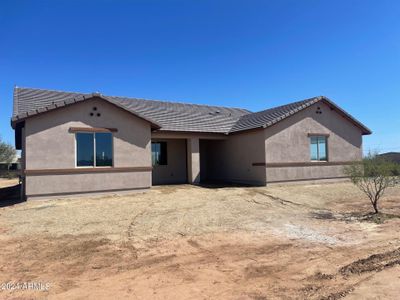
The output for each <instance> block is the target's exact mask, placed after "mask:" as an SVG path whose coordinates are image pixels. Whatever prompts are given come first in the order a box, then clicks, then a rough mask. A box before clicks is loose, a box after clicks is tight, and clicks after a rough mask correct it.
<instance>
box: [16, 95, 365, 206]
mask: <svg viewBox="0 0 400 300" xmlns="http://www.w3.org/2000/svg"><path fill="white" fill-rule="evenodd" d="M11 124H12V127H13V128H14V129H15V143H16V148H17V149H21V150H22V151H21V169H22V183H23V184H22V187H23V193H24V195H26V197H27V198H35V197H49V196H60V195H67V194H80V193H99V192H101V193H103V192H116V191H127V190H135V189H143V188H149V187H151V186H152V185H156V184H179V183H193V184H197V183H201V182H212V181H215V182H217V181H218V182H230V183H232V182H233V183H243V184H250V185H266V184H268V183H272V182H286V181H301V180H319V179H336V178H343V177H344V174H343V166H344V165H346V164H349V163H351V162H353V161H356V160H360V159H361V158H362V136H363V135H366V134H371V131H370V130H369V129H368V128H367V127H365V126H364V125H363V124H361V123H360V122H359V121H357V120H356V119H355V118H353V117H352V116H351V115H349V114H348V113H347V112H345V111H344V110H343V109H341V108H340V107H338V106H337V105H336V104H335V103H333V102H332V101H331V100H329V99H328V98H326V97H323V96H322V97H315V98H310V99H306V100H303V101H298V102H293V103H289V104H286V105H282V106H279V107H274V108H270V109H267V110H263V111H259V112H251V111H248V110H246V109H241V108H229V107H219V106H208V105H196V104H184V103H175V102H165V101H155V100H144V99H137V98H127V97H115V96H105V95H102V94H100V93H90V94H85V93H74V92H61V91H53V90H41V89H32V88H15V90H14V109H13V116H12V120H11Z"/></svg>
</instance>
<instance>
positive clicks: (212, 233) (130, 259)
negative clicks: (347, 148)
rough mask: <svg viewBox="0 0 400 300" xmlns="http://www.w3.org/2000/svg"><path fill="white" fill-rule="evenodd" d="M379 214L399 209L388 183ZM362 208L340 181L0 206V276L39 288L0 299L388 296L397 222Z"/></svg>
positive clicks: (394, 291)
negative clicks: (371, 215) (43, 286)
mask: <svg viewBox="0 0 400 300" xmlns="http://www.w3.org/2000/svg"><path fill="white" fill-rule="evenodd" d="M14 184H15V182H14ZM10 185H12V184H10ZM2 186H3V187H5V186H7V185H6V184H4V183H2ZM382 210H383V211H384V212H385V213H388V214H392V215H400V188H393V189H391V190H389V191H388V192H387V194H386V196H385V197H384V198H383V199H382ZM369 211H370V204H369V202H368V200H367V199H366V198H365V197H364V196H363V195H362V194H361V192H359V191H358V190H357V189H356V188H355V187H354V186H352V185H351V184H350V183H344V182H343V183H334V184H333V183H331V184H315V185H286V186H285V185H282V186H270V187H257V188H256V187H221V188H218V187H215V186H214V187H213V186H210V187H195V186H189V185H181V186H164V187H154V188H152V189H151V190H149V191H146V192H143V193H134V194H130V195H120V196H116V195H114V196H107V197H97V198H96V197H85V198H71V199H57V200H35V201H29V202H23V203H18V204H15V205H5V206H4V207H2V208H0V253H1V254H0V283H6V282H10V281H11V282H13V283H18V282H20V283H24V282H36V283H37V282H41V283H49V284H50V286H49V289H48V290H47V291H36V290H21V289H19V290H18V289H16V290H8V289H6V288H5V289H2V290H0V298H1V299H36V298H41V299H43V298H46V299H108V298H113V299H124V298H130V299H208V298H211V299H341V298H346V299H398V298H399V295H400V233H399V229H400V219H399V218H396V217H393V218H388V219H387V220H384V222H379V221H380V220H362V218H361V217H360V216H362V215H365V214H366V213H368V212H369ZM3 287H4V285H3Z"/></svg>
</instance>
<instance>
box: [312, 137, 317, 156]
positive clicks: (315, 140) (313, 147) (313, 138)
mask: <svg viewBox="0 0 400 300" xmlns="http://www.w3.org/2000/svg"><path fill="white" fill-rule="evenodd" d="M311 160H318V138H317V137H315V136H312V137H311Z"/></svg>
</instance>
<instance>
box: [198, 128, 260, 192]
mask: <svg viewBox="0 0 400 300" xmlns="http://www.w3.org/2000/svg"><path fill="white" fill-rule="evenodd" d="M204 144H205V145H203V146H202V147H201V148H203V149H201V150H203V151H201V152H200V159H201V158H202V157H206V161H205V162H202V163H201V165H203V169H206V178H207V179H209V180H219V181H227V182H237V183H244V184H254V185H265V183H266V172H265V168H260V167H257V166H254V165H253V163H254V162H257V161H264V160H265V137H264V131H263V130H257V131H251V132H245V133H240V134H234V135H230V136H228V138H227V139H226V140H221V141H211V140H208V141H206V142H205V143H204Z"/></svg>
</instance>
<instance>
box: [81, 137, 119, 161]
mask: <svg viewBox="0 0 400 300" xmlns="http://www.w3.org/2000/svg"><path fill="white" fill-rule="evenodd" d="M112 148H113V146H112V134H111V133H108V132H96V133H86V132H85V133H84V132H78V133H76V166H77V167H112V164H113V160H112V157H113V150H112Z"/></svg>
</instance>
